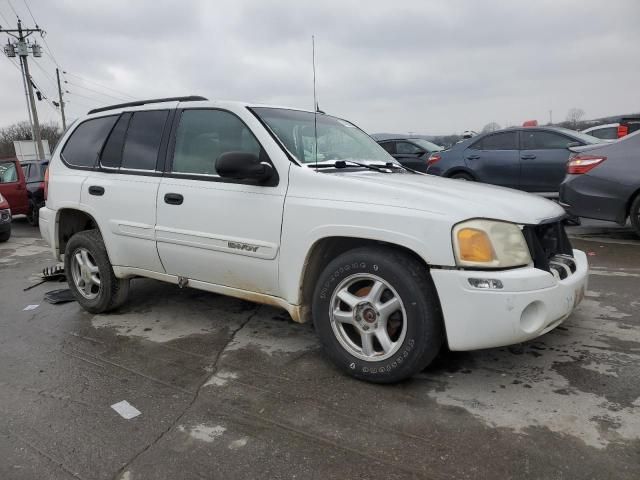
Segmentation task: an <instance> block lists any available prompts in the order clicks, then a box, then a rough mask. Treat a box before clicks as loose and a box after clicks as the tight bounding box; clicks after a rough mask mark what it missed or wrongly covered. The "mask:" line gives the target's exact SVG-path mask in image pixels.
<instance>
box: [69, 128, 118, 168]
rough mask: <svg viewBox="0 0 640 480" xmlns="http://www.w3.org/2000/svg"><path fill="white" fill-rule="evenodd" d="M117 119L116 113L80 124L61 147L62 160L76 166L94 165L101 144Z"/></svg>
mask: <svg viewBox="0 0 640 480" xmlns="http://www.w3.org/2000/svg"><path fill="white" fill-rule="evenodd" d="M117 119H118V116H117V115H112V116H109V117H100V118H94V119H91V120H87V121H86V122H83V123H82V124H80V125H79V126H78V128H76V129H75V130H74V132H73V133H72V134H71V137H70V138H69V140H67V143H66V145H65V146H64V148H63V149H62V158H63V159H64V161H65V162H67V163H68V164H70V165H74V166H76V167H93V166H95V164H96V160H97V159H98V155H99V154H100V150H101V149H102V145H103V144H104V141H105V139H106V138H107V135H109V132H110V131H111V128H112V127H113V124H114V123H116V120H117Z"/></svg>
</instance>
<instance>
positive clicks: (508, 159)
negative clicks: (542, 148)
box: [464, 130, 520, 188]
mask: <svg viewBox="0 0 640 480" xmlns="http://www.w3.org/2000/svg"><path fill="white" fill-rule="evenodd" d="M464 159H465V163H466V165H467V167H469V168H470V169H471V170H472V171H473V172H474V174H475V176H476V178H477V180H478V181H480V182H484V183H491V184H493V185H502V186H503V187H509V188H518V186H519V183H520V158H519V151H518V132H517V131H515V130H514V131H507V132H498V133H492V134H489V135H486V136H484V137H482V138H480V139H479V140H478V141H476V142H474V143H473V144H471V145H470V146H469V147H468V148H467V149H466V150H465V152H464Z"/></svg>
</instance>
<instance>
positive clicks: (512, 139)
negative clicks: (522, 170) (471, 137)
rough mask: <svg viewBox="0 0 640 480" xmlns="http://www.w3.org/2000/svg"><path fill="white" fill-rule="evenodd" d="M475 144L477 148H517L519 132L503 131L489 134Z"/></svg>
mask: <svg viewBox="0 0 640 480" xmlns="http://www.w3.org/2000/svg"><path fill="white" fill-rule="evenodd" d="M479 143H480V145H478V143H476V144H474V146H473V148H475V149H476V150H517V149H518V133H517V132H501V133H494V134H492V135H487V136H486V137H483V138H482V140H480V142H479Z"/></svg>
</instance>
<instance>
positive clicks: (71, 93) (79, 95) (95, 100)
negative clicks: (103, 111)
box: [65, 90, 107, 105]
mask: <svg viewBox="0 0 640 480" xmlns="http://www.w3.org/2000/svg"><path fill="white" fill-rule="evenodd" d="M65 93H68V94H69V95H75V96H76V97H80V98H86V99H87V100H91V101H93V102H97V103H101V104H102V105H107V103H106V102H103V101H102V100H97V99H95V98H92V97H87V96H86V95H81V94H79V93H75V92H70V91H69V90H65Z"/></svg>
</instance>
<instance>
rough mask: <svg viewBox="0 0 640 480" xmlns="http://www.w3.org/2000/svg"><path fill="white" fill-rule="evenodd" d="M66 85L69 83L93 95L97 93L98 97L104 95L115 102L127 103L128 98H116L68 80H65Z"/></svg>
mask: <svg viewBox="0 0 640 480" xmlns="http://www.w3.org/2000/svg"><path fill="white" fill-rule="evenodd" d="M64 83H67V84H69V85H73V86H74V87H78V88H82V89H84V90H88V91H90V92H93V93H97V94H98V95H104V96H105V97H109V98H113V99H115V100H120V101H121V102H126V101H127V99H126V98H122V97H114V96H113V95H109V94H108V93H102V92H99V91H98V90H94V89H92V88H89V87H84V86H82V85H78V84H76V83H73V82H70V81H68V80H65V81H64Z"/></svg>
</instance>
